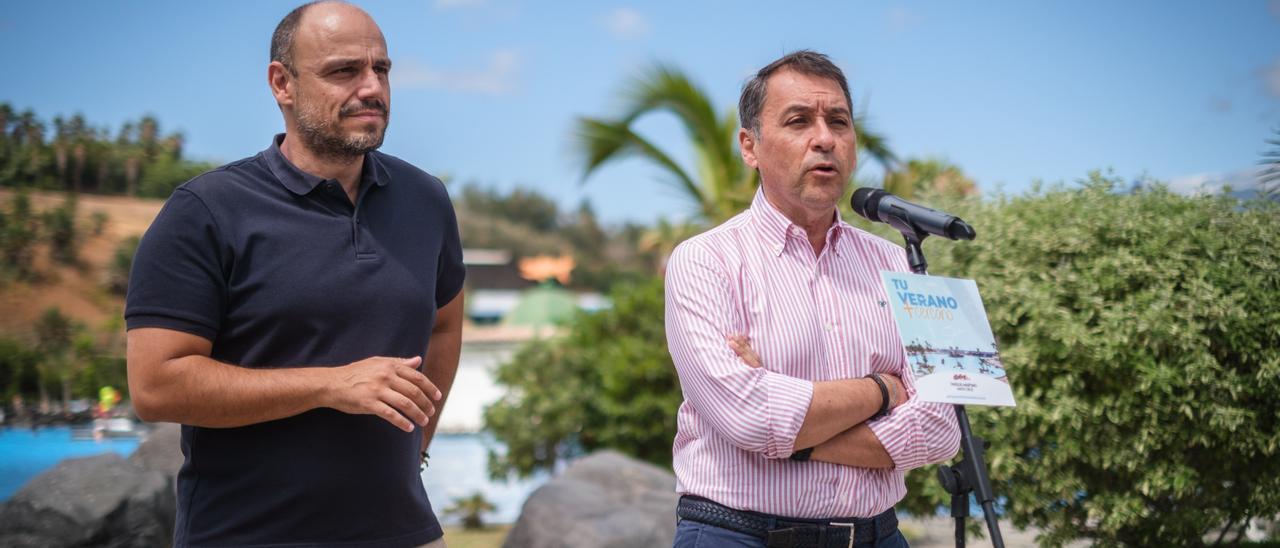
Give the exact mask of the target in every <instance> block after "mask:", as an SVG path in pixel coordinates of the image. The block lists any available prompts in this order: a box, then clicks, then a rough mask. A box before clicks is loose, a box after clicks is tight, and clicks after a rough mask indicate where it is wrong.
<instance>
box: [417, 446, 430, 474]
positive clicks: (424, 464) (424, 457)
mask: <svg viewBox="0 0 1280 548" xmlns="http://www.w3.org/2000/svg"><path fill="white" fill-rule="evenodd" d="M430 458H431V455H428V454H427V452H426V451H423V452H422V461H421V462H422V466H421V467H420V468H418V470H421V471H423V472H425V471H426V470H427V460H429V459H430Z"/></svg>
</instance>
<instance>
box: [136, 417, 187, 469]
mask: <svg viewBox="0 0 1280 548" xmlns="http://www.w3.org/2000/svg"><path fill="white" fill-rule="evenodd" d="M129 462H131V463H133V464H134V465H136V466H138V467H140V468H142V469H144V470H151V471H154V472H160V473H161V474H164V475H165V476H166V477H169V478H174V477H177V476H178V469H179V468H182V425H180V424H174V423H172V422H159V423H155V424H154V425H152V428H151V432H150V433H148V434H147V439H146V441H143V442H142V443H141V444H139V445H138V448H137V449H134V450H133V454H132V455H129Z"/></svg>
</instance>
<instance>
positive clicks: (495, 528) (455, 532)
mask: <svg viewBox="0 0 1280 548" xmlns="http://www.w3.org/2000/svg"><path fill="white" fill-rule="evenodd" d="M509 531H511V525H509V524H508V525H491V526H488V527H485V528H484V529H477V530H467V529H463V528H461V527H445V528H444V541H445V543H446V544H448V545H449V548H501V546H502V541H503V540H506V538H507V533H508V532H509Z"/></svg>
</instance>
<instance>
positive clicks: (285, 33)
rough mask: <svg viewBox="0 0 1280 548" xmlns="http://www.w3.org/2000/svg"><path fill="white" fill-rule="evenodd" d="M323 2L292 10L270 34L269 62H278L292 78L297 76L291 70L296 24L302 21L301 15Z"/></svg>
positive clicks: (292, 69)
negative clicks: (287, 70)
mask: <svg viewBox="0 0 1280 548" xmlns="http://www.w3.org/2000/svg"><path fill="white" fill-rule="evenodd" d="M325 1H326V0H316V1H315V2H307V3H306V4H303V5H301V6H298V7H296V8H293V11H291V12H289V14H288V15H286V16H284V19H281V20H280V24H278V25H276V31H275V32H273V33H271V60H272V61H279V62H280V64H281V65H284V68H286V69H289V73H290V74H293V75H294V76H297V75H298V70H297V69H295V68H293V35H294V34H297V33H298V23H300V22H301V21H302V16H303V14H305V13H306V12H307V10H308V9H311V6H314V5H316V4H320V3H323V2H325Z"/></svg>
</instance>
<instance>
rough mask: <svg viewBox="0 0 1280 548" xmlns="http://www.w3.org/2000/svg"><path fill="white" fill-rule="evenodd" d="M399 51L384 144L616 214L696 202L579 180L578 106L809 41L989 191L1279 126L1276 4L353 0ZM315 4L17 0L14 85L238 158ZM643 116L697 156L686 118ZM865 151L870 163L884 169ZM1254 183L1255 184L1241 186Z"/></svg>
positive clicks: (1221, 143) (1221, 152) (644, 183)
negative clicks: (292, 34)
mask: <svg viewBox="0 0 1280 548" xmlns="http://www.w3.org/2000/svg"><path fill="white" fill-rule="evenodd" d="M356 4H357V5H360V6H361V7H363V8H365V9H366V11H368V12H369V13H370V14H371V15H372V16H373V18H374V19H375V20H376V21H377V22H378V23H379V24H380V26H381V27H382V30H383V33H384V35H385V36H386V39H387V42H388V49H389V52H390V55H391V58H392V60H393V62H394V67H393V70H392V72H391V85H392V116H391V124H390V128H389V129H388V133H387V139H386V141H385V143H384V145H383V148H382V150H383V151H384V152H387V153H390V154H394V155H396V156H399V157H401V158H404V159H406V160H408V161H410V162H412V163H414V164H415V165H417V166H419V167H421V168H423V169H425V170H427V171H428V172H431V173H434V174H437V175H444V176H447V177H448V178H449V179H450V180H451V181H452V182H451V183H450V185H451V187H454V188H456V187H458V186H459V185H462V184H479V185H484V186H488V187H492V188H496V189H499V190H504V191H505V190H509V189H512V188H516V187H527V188H532V189H536V190H538V191H539V192H542V193H544V194H546V195H548V196H550V197H552V198H554V199H555V200H556V201H557V202H558V203H559V204H561V205H562V206H563V207H564V208H574V207H576V206H577V205H578V204H579V203H580V202H582V201H583V200H587V201H589V202H590V203H591V205H592V207H593V208H594V209H595V211H596V212H597V214H599V215H600V216H601V217H602V218H603V219H604V220H605V221H606V222H609V223H615V224H616V223H621V222H625V221H635V222H642V223H649V222H653V221H654V220H656V219H657V218H659V217H668V218H673V219H678V218H681V217H685V216H688V215H690V214H691V213H692V211H693V209H692V205H691V204H690V203H689V202H687V201H686V200H685V199H684V197H683V196H682V195H680V194H679V193H678V192H677V191H675V190H674V188H673V187H672V186H670V184H669V181H668V180H667V179H666V178H665V177H664V176H663V174H662V172H660V171H659V170H657V169H656V168H653V167H651V166H649V165H648V164H645V163H643V162H641V161H638V160H626V161H621V162H617V163H614V164H610V165H607V166H606V167H604V168H602V169H600V170H598V171H597V172H596V173H594V174H593V175H592V176H591V177H589V178H586V179H584V178H583V170H582V165H581V162H580V161H579V157H578V156H577V155H575V153H574V150H575V149H574V147H573V137H572V127H573V121H574V120H575V118H576V117H579V116H594V117H609V116H612V115H614V114H615V113H616V112H617V109H618V108H619V95H620V92H621V90H623V89H625V85H626V83H627V82H628V81H629V80H630V79H633V78H635V77H636V76H637V75H639V74H640V73H641V72H642V71H644V70H645V69H646V68H648V67H650V66H652V65H653V64H654V63H657V62H662V63H668V64H671V65H674V66H677V67H679V68H681V69H683V70H684V71H685V72H687V73H688V74H689V75H690V76H691V77H692V78H693V79H694V80H695V81H696V82H697V83H698V84H699V85H700V86H701V87H702V89H703V90H704V91H705V92H706V93H708V94H709V96H710V97H711V98H712V100H713V101H714V103H715V104H716V105H719V106H721V107H722V109H723V111H726V112H727V111H728V110H729V109H731V108H733V107H734V106H735V105H736V103H737V98H738V94H739V92H740V90H741V86H742V84H743V83H744V82H745V81H746V79H747V78H748V77H749V76H750V75H751V74H753V73H754V72H755V71H756V70H758V69H759V68H760V67H762V66H764V65H766V64H768V63H769V62H771V61H773V60H774V59H776V58H777V57H780V56H781V55H783V54H785V53H787V52H790V51H792V50H796V49H801V48H808V49H814V50H817V51H820V52H824V53H827V54H828V55H830V56H831V57H832V59H833V60H835V61H836V63H837V64H839V65H840V66H841V67H842V68H843V69H844V71H845V73H846V75H847V76H848V77H849V80H850V86H851V88H852V92H853V96H854V103H855V105H854V106H855V110H858V111H859V112H860V113H862V114H865V115H866V116H867V118H868V125H869V126H870V127H872V128H874V129H875V130H876V131H877V132H879V133H880V134H882V135H884V136H886V137H887V138H888V142H889V145H890V147H891V149H892V150H893V151H894V152H895V153H897V155H898V156H899V157H902V158H912V157H921V158H923V157H939V158H943V159H946V160H947V161H950V162H951V163H953V164H955V165H958V166H959V167H960V168H961V169H962V170H963V171H964V172H965V173H966V174H968V175H969V176H970V177H972V178H973V179H974V180H975V181H977V183H978V185H979V187H980V189H982V190H983V191H984V192H989V193H990V192H996V191H1002V192H1006V193H1019V192H1023V191H1025V190H1026V189H1028V188H1029V187H1030V186H1031V184H1032V183H1033V181H1044V182H1048V183H1054V182H1066V183H1072V182H1073V181H1076V180H1078V179H1081V178H1083V177H1085V176H1086V175H1087V174H1088V172H1089V171H1090V170H1094V169H1103V170H1111V172H1112V173H1113V174H1114V175H1115V176H1117V177H1120V178H1122V179H1124V180H1126V181H1128V180H1133V179H1138V178H1148V179H1155V180H1160V181H1165V182H1168V183H1170V184H1171V186H1174V187H1175V188H1181V189H1189V188H1190V187H1192V186H1195V185H1200V184H1202V183H1205V182H1210V183H1212V182H1213V181H1221V180H1233V181H1239V180H1243V179H1247V177H1246V174H1247V173H1249V172H1250V171H1251V170H1254V169H1256V166H1257V163H1258V161H1259V159H1260V157H1261V154H1262V153H1263V152H1265V151H1267V150H1268V149H1269V147H1270V145H1267V143H1266V140H1267V139H1274V138H1277V137H1278V136H1280V133H1277V131H1280V0H1270V1H1267V0H1240V1H1230V2H1220V1H1209V0H1204V1H1199V2H1192V1H1173V0H1167V1H1155V0H1144V1H1138V0H1134V1H1124V2H1115V1H1105V0H1080V1H1071V2H1066V1H1060V2H1048V1H1045V2H1021V1H991V2H963V3H961V2H944V1H937V2H934V1H920V2H904V1H888V0H884V1H834V0H832V1H826V2H818V1H810V0H795V1H790V2H776V1H774V2H754V1H746V0H735V1H718V0H715V1H713V0H684V1H646V2H634V1H633V2H612V1H598V2H585V1H560V2H553V1H534V0H414V1H394V2H392V1H385V2H384V1H368V2H356ZM295 5H297V2H282V1H275V0H268V1H254V2H249V1H228V2H162V1H153V0H131V1H114V2H87V1H67V0H43V1H40V2H5V3H3V5H2V6H0V51H3V52H5V53H4V54H3V55H0V75H3V77H0V101H7V102H9V103H10V104H11V105H13V106H14V107H15V108H17V109H19V110H21V109H27V108H30V109H33V110H34V111H35V112H36V114H37V115H38V116H39V117H40V118H41V119H42V120H45V121H46V122H47V121H49V120H51V119H52V118H53V116H55V115H63V116H68V115H71V114H74V113H77V112H79V113H82V114H83V115H84V116H85V117H86V118H87V119H88V120H89V122H90V123H91V124H92V125H95V126H99V127H107V128H110V129H111V130H112V132H113V133H114V132H115V131H117V130H118V129H119V127H120V125H121V124H122V123H124V122H125V121H126V120H136V119H138V118H139V117H141V116H143V115H145V114H151V115H154V116H156V117H158V118H159V120H160V122H161V128H162V131H165V132H168V131H174V130H177V131H181V132H182V133H183V134H184V135H185V136H186V153H187V155H188V157H192V158H196V159H202V160H208V161H212V162H218V163H222V162H230V161H234V160H237V159H240V158H243V157H246V156H251V155H253V154H255V153H257V152H258V151H260V150H262V149H264V148H266V147H267V146H268V145H269V144H270V139H271V136H272V135H273V134H275V133H277V132H280V131H283V127H284V126H283V122H282V120H281V117H280V112H279V110H278V109H277V108H276V106H275V103H274V101H273V99H272V97H271V95H270V93H269V91H268V88H267V83H266V66H267V63H268V46H269V42H270V35H271V32H272V30H273V29H274V28H275V25H276V23H278V22H279V20H280V18H281V17H283V16H284V15H285V14H286V13H288V11H289V10H290V9H292V8H293V7H294V6H295ZM638 128H639V130H640V131H641V132H642V133H644V134H645V135H647V136H649V137H650V138H651V139H652V140H654V141H656V142H657V143H658V144H659V145H660V146H661V147H663V148H664V149H666V150H669V151H671V153H672V154H673V156H675V157H676V158H677V159H678V160H679V161H682V162H685V163H686V165H689V164H688V162H690V160H691V159H692V154H691V150H690V145H689V141H688V139H687V137H686V136H685V135H684V134H683V131H682V130H681V128H680V126H679V124H678V123H676V122H675V119H674V118H673V117H671V116H669V115H662V114H656V115H653V116H649V117H646V118H642V119H641V120H640V121H639V126H638ZM880 176H881V171H880V169H879V167H878V166H876V165H874V164H872V163H871V162H865V163H864V165H863V166H862V167H861V168H860V170H859V172H858V174H857V178H858V180H859V181H867V182H877V181H878V180H879V178H880ZM1237 184H1238V183H1237Z"/></svg>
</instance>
